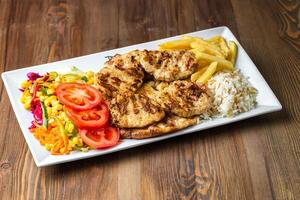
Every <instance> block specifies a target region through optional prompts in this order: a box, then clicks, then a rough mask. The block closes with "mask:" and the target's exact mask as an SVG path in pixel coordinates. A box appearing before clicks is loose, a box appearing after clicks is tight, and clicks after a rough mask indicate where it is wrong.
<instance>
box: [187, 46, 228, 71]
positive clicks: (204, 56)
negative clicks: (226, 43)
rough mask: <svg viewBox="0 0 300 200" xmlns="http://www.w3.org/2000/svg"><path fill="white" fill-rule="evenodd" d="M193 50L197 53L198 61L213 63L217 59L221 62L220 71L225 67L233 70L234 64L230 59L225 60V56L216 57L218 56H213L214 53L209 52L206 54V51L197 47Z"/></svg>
mask: <svg viewBox="0 0 300 200" xmlns="http://www.w3.org/2000/svg"><path fill="white" fill-rule="evenodd" d="M191 51H192V52H194V53H195V55H196V58H197V62H200V63H204V62H207V63H212V62H215V61H217V62H218V63H219V64H218V71H220V70H223V69H226V70H230V71H232V70H233V64H232V63H231V62H230V61H228V60H225V59H223V58H219V57H216V56H212V55H209V54H206V53H202V52H200V51H197V50H195V49H192V50H191Z"/></svg>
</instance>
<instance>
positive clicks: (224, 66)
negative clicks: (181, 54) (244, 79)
mask: <svg viewBox="0 0 300 200" xmlns="http://www.w3.org/2000/svg"><path fill="white" fill-rule="evenodd" d="M159 49H160V50H189V51H192V52H194V53H195V55H196V59H197V62H198V64H199V69H198V71H197V72H195V73H194V74H192V76H191V81H193V82H196V83H206V82H207V81H208V80H209V79H210V78H211V77H212V76H213V75H214V74H215V73H216V72H219V71H232V70H233V69H234V65H235V61H236V56H237V45H236V43H235V42H233V41H229V42H228V43H227V42H226V40H225V39H224V38H223V37H221V36H215V37H212V38H210V39H208V40H204V39H202V38H198V37H192V36H183V37H182V38H181V39H180V40H174V41H170V42H165V43H163V44H161V45H160V46H159Z"/></svg>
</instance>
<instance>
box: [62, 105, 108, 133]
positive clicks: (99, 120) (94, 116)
mask: <svg viewBox="0 0 300 200" xmlns="http://www.w3.org/2000/svg"><path fill="white" fill-rule="evenodd" d="M65 112H66V114H67V116H68V117H69V118H70V119H71V120H72V121H73V122H74V123H75V125H76V126H78V127H79V128H103V127H105V126H106V125H107V123H108V120H109V110H108V108H107V106H106V105H105V104H104V103H101V104H99V105H98V106H97V107H94V108H92V109H90V110H85V111H78V110H73V109H70V108H68V107H65Z"/></svg>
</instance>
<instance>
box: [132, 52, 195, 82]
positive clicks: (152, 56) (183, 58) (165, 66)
mask: <svg viewBox="0 0 300 200" xmlns="http://www.w3.org/2000/svg"><path fill="white" fill-rule="evenodd" d="M136 53H137V52H136ZM137 55H138V56H137V58H136V60H138V61H139V62H140V64H141V66H142V67H143V68H144V70H145V71H146V72H147V73H149V74H151V75H153V76H154V78H155V80H158V81H167V82H170V81H174V80H180V79H186V78H188V77H189V76H190V75H191V74H192V73H194V72H195V71H196V69H197V62H196V58H195V54H194V53H192V52H189V51H147V50H144V51H140V52H138V53H137Z"/></svg>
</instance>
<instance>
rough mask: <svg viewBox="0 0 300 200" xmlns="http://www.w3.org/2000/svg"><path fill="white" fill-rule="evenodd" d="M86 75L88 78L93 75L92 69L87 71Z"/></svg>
mask: <svg viewBox="0 0 300 200" xmlns="http://www.w3.org/2000/svg"><path fill="white" fill-rule="evenodd" d="M86 75H87V76H88V77H89V78H90V77H94V72H93V71H87V72H86Z"/></svg>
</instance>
